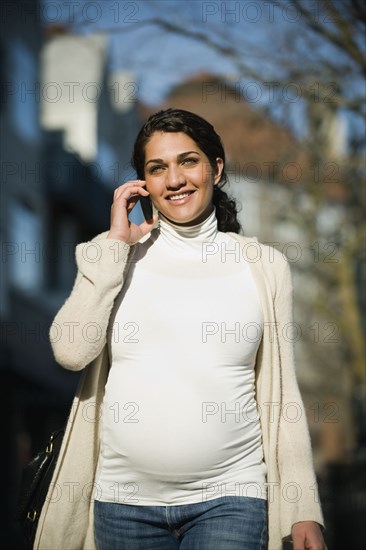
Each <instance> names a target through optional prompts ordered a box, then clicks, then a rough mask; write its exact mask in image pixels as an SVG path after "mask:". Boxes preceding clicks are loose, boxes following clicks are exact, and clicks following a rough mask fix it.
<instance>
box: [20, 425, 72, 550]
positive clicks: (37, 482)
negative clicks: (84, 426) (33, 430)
mask: <svg viewBox="0 0 366 550" xmlns="http://www.w3.org/2000/svg"><path fill="white" fill-rule="evenodd" d="M64 433H65V430H64V429H60V430H56V431H54V432H53V433H52V434H51V436H50V439H49V442H48V445H47V447H46V448H45V449H43V450H42V451H40V452H39V453H38V454H37V456H35V458H33V459H32V460H31V461H30V462H29V463H28V464H27V465H26V466H25V467H24V469H23V473H22V478H21V482H20V489H19V496H18V502H17V507H16V520H17V521H18V522H19V523H20V525H21V527H22V530H23V534H24V537H25V540H26V542H27V544H28V547H29V548H33V543H34V539H35V536H36V531H37V526H38V521H39V516H40V514H41V511H42V507H43V504H44V502H45V500H46V496H47V492H48V488H49V486H50V483H51V480H52V475H53V472H54V469H55V466H56V462H57V458H58V455H59V453H60V449H61V443H62V439H63V436H64Z"/></svg>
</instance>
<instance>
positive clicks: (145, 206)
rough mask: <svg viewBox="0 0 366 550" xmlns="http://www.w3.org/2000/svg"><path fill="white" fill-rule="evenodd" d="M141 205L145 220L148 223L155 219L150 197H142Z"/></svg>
mask: <svg viewBox="0 0 366 550" xmlns="http://www.w3.org/2000/svg"><path fill="white" fill-rule="evenodd" d="M140 204H141V209H142V213H143V215H144V218H145V220H146V221H149V220H151V218H152V217H153V208H152V202H151V199H150V197H142V196H141V197H140Z"/></svg>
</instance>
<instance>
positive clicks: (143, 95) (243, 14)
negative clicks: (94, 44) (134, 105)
mask: <svg viewBox="0 0 366 550" xmlns="http://www.w3.org/2000/svg"><path fill="white" fill-rule="evenodd" d="M245 4H247V11H243V6H245ZM254 4H255V2H241V3H240V2H201V1H188V2H187V1H183V0H158V1H154V0H148V1H146V0H145V1H136V2H123V1H122V2H121V1H119V2H116V1H114V0H102V1H99V2H89V1H86V0H80V1H74V2H65V1H64V0H52V1H51V0H43V4H42V5H43V11H42V17H43V21H44V24H52V23H57V24H60V23H64V24H66V25H68V26H70V27H71V28H72V29H74V30H75V31H76V32H80V33H89V32H95V31H97V30H106V29H108V30H109V31H111V32H110V34H109V52H108V53H109V68H110V70H111V71H114V70H118V69H127V70H131V71H133V72H135V74H136V80H137V81H138V85H139V99H140V100H141V101H143V102H144V103H147V104H150V105H157V104H159V103H160V102H161V101H162V100H163V99H164V96H165V95H166V93H167V92H168V91H169V90H170V88H171V87H172V86H174V85H175V84H177V83H179V82H181V81H183V80H184V79H185V78H186V77H189V76H191V75H193V74H196V73H198V72H201V71H205V72H212V73H214V74H221V75H225V76H226V77H228V78H230V79H234V80H235V78H239V77H238V71H237V69H236V67H235V65H234V63H232V62H231V61H230V60H229V59H227V58H226V57H224V56H220V55H219V54H218V53H217V52H215V51H214V50H213V49H212V48H210V47H208V46H206V45H204V44H203V43H201V42H198V41H193V40H192V39H191V38H187V37H183V36H177V35H175V34H173V33H168V32H165V31H162V30H161V29H159V28H157V27H156V26H155V25H151V24H148V23H147V21H148V20H149V19H150V18H151V17H157V16H158V17H160V18H162V19H164V20H166V21H172V20H174V21H177V22H178V23H179V25H180V26H181V27H182V28H183V29H184V28H187V29H192V30H199V31H201V32H207V30H208V29H209V30H210V32H215V34H216V36H219V35H220V33H222V32H224V31H225V32H228V33H229V36H232V37H233V39H235V37H236V36H237V37H238V38H239V36H240V35H242V33H246V34H247V36H250V37H252V38H253V44H255V42H256V41H258V40H261V39H264V36H265V34H266V32H265V25H264V23H266V21H267V20H268V17H266V12H265V10H263V9H262V8H261V11H260V12H258V10H257V9H255V8H254V6H253V5H254ZM222 5H225V9H224V8H222ZM267 15H268V14H267ZM256 19H258V21H254V20H256Z"/></svg>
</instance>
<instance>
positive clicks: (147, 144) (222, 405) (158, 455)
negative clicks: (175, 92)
mask: <svg viewBox="0 0 366 550" xmlns="http://www.w3.org/2000/svg"><path fill="white" fill-rule="evenodd" d="M133 164H134V166H135V168H136V171H137V175H138V177H139V178H140V179H139V180H134V181H129V182H126V183H125V184H123V185H121V186H119V187H118V188H117V189H116V191H115V194H114V200H113V205H112V209H111V225H110V229H109V231H106V232H104V233H102V234H100V235H97V236H96V237H95V239H93V242H92V243H81V244H79V245H78V247H77V250H76V259H77V264H78V275H77V280H76V282H75V285H74V288H73V290H72V292H71V295H70V297H69V298H68V300H67V301H66V302H65V304H64V305H63V307H62V308H61V310H60V311H59V313H58V314H57V315H56V318H55V320H54V323H55V324H56V326H57V327H64V326H69V324H70V322H72V324H73V328H74V329H75V330H74V332H73V336H74V338H73V339H72V341H71V340H70V338H68V335H69V332H68V331H65V333H63V332H62V333H61V334H60V337H59V338H58V339H57V340H55V339H54V338H53V339H52V330H51V332H50V336H51V342H52V347H53V351H54V354H55V357H56V360H57V361H58V362H59V363H60V364H61V365H62V366H63V367H65V368H67V369H72V370H81V369H84V376H83V378H82V382H81V385H80V388H79V391H78V393H77V395H76V397H75V402H74V404H73V408H72V414H71V415H70V422H69V423H68V426H67V430H66V433H65V437H64V442H63V446H62V449H61V451H60V456H59V460H58V462H57V465H56V468H55V473H54V476H53V480H52V483H51V486H50V490H49V494H48V495H47V499H46V503H45V506H44V509H43V510H42V514H41V517H40V522H39V527H38V530H37V536H36V542H35V548H39V549H46V548H55V549H56V548H59V549H61V548H62V549H63V550H71V549H75V548H78V549H85V550H92V549H95V548H97V549H98V550H145V549H149V550H173V549H174V550H193V549H196V548H199V549H200V550H267V549H269V550H280V548H281V545H282V539H283V538H284V537H288V536H292V538H293V541H294V547H295V548H296V550H305V549H310V550H326V546H325V544H324V540H323V537H322V533H321V528H322V526H323V516H322V511H321V507H320V505H319V499H318V493H317V483H316V479H315V474H314V470H313V465H312V455H311V445H310V439H309V433H308V427H307V423H306V414H305V410H304V406H303V403H302V400H301V396H300V393H299V389H298V385H297V382H296V377H295V368H294V356H293V349H292V343H291V341H289V339H284V338H283V336H282V333H281V331H280V329H282V328H283V326H288V324H291V323H292V283H291V275H290V271H289V266H288V263H287V261H286V260H285V257H284V256H283V255H282V254H281V253H279V252H278V251H277V250H275V249H271V248H270V247H268V246H265V245H263V244H261V243H259V242H258V241H257V240H256V239H255V238H251V239H249V238H246V237H243V236H240V235H239V234H238V232H239V229H240V226H239V224H238V222H237V219H236V206H235V202H234V201H233V200H230V199H229V198H228V197H227V195H226V193H225V192H224V191H223V190H222V189H221V188H220V187H222V186H223V185H224V184H225V182H226V175H225V153H224V150H223V147H222V144H221V140H220V138H219V136H218V135H217V134H216V132H215V130H214V128H213V127H212V126H211V125H210V124H209V123H208V122H207V121H205V120H203V119H202V118H200V117H199V116H197V115H195V114H193V113H189V112H187V111H182V110H172V109H169V110H167V111H161V112H159V113H156V114H155V115H153V116H152V117H151V118H150V119H149V120H148V121H147V123H146V124H145V125H144V127H143V128H142V130H141V131H140V133H139V135H138V137H137V140H136V143H135V148H134V153H133ZM139 200H144V201H146V200H151V201H152V203H153V205H154V207H155V209H156V212H157V213H155V214H154V215H153V216H152V217H151V219H146V220H145V221H144V222H143V223H142V224H140V225H136V224H134V223H132V222H131V221H130V220H129V218H128V215H129V213H130V212H131V210H132V209H133V208H134V207H135V205H136V204H137V202H138V201H139ZM91 244H92V246H96V245H97V246H98V247H99V252H100V253H99V257H98V259H97V261H93V262H90V261H88V254H87V253H86V252H87V249H88V247H89V246H90V245H91ZM253 248H255V249H256V251H257V254H256V261H253V258H252V257H250V256H249V254H248V251H249V250H253ZM208 250H209V251H210V252H209V253H207V251H208ZM90 323H91V324H92V325H93V326H95V325H96V326H97V327H98V337H97V338H95V339H90V338H88V339H86V338H85V337H83V336H84V332H83V329H84V327H85V326H89V325H90ZM268 329H270V330H269V332H268ZM294 405H296V411H297V415H296V422H294V419H293V416H289V415H288V413H287V411H288V409H289V408H291V407H293V406H294ZM90 406H92V408H93V411H95V414H94V415H93V419H92V421H90V417H89V415H88V411H89V408H90ZM80 442H82V444H80ZM70 480H72V483H74V485H75V491H74V493H73V499H70V498H67V496H68V495H67V494H64V493H63V492H62V491H61V494H56V492H55V491H56V489H57V488H59V487H64V486H68V484H70V482H71V481H70ZM86 488H90V489H91V498H90V499H88V498H85V491H86Z"/></svg>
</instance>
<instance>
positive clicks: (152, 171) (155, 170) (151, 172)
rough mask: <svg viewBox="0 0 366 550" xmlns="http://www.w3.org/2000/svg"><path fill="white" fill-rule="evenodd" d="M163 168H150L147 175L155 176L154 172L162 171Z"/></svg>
mask: <svg viewBox="0 0 366 550" xmlns="http://www.w3.org/2000/svg"><path fill="white" fill-rule="evenodd" d="M162 169H163V167H162V166H158V165H157V166H152V167H151V168H150V170H149V174H156V172H158V171H159V170H162Z"/></svg>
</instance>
